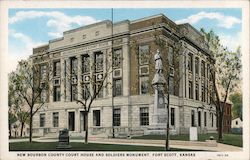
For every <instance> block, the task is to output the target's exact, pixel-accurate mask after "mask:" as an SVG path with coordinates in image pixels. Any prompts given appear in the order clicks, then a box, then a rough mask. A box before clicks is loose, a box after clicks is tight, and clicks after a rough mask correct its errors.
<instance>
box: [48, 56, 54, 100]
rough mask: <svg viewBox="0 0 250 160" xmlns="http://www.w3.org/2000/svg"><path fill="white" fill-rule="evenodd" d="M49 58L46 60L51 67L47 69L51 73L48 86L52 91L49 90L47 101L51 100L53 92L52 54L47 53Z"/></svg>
mask: <svg viewBox="0 0 250 160" xmlns="http://www.w3.org/2000/svg"><path fill="white" fill-rule="evenodd" d="M49 59H50V61H49V62H48V63H49V68H50V67H51V68H52V69H49V72H52V73H49V79H50V81H49V86H50V87H51V88H52V91H51V92H49V93H50V94H49V102H53V93H54V86H53V81H54V77H53V75H54V74H53V67H54V66H53V65H54V64H53V60H52V59H53V55H49Z"/></svg>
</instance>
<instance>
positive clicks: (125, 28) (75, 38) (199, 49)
mask: <svg viewBox="0 0 250 160" xmlns="http://www.w3.org/2000/svg"><path fill="white" fill-rule="evenodd" d="M158 39H160V40H161V41H164V44H165V45H164V47H163V49H162V57H163V59H164V60H165V61H164V60H163V62H164V66H165V68H166V67H167V66H168V65H167V63H165V62H166V60H167V59H168V57H169V56H171V55H172V54H173V55H178V58H176V57H173V58H172V59H173V64H170V66H171V69H170V71H171V73H169V75H170V77H171V78H170V79H171V80H170V82H171V83H170V86H171V87H170V90H171V92H170V93H171V95H170V111H169V112H170V115H169V119H170V128H171V132H170V133H171V134H185V133H188V131H189V128H190V127H191V126H196V127H198V132H199V133H207V132H215V131H216V116H215V108H214V106H212V105H211V102H210V98H209V95H210V93H211V92H210V88H211V87H210V86H211V84H212V81H211V79H210V78H209V66H210V65H213V63H214V59H213V57H212V56H211V54H210V52H209V50H208V46H207V44H206V43H205V42H204V40H203V36H202V35H201V34H200V33H199V32H198V31H197V30H195V29H194V28H193V27H192V26H191V25H189V24H181V25H177V24H175V23H174V22H172V21H171V20H169V19H168V18H167V17H165V16H164V15H162V14H160V15H155V16H151V17H146V18H143V19H138V20H135V21H128V20H126V21H121V22H117V23H114V24H112V22H111V21H102V22H98V23H95V24H91V25H88V26H84V27H81V28H77V29H73V30H70V31H66V32H64V33H63V37H62V38H58V39H55V40H51V41H49V44H48V45H44V46H41V47H37V48H35V49H34V50H33V55H32V56H30V58H31V59H32V61H33V63H34V64H39V65H41V66H42V65H44V64H46V65H47V64H50V65H51V66H52V68H53V69H52V70H50V69H48V68H49V67H47V68H46V67H44V72H53V74H49V76H50V78H51V81H50V86H51V92H50V91H47V92H45V93H44V94H42V96H43V97H42V98H41V99H44V100H45V101H46V103H45V106H46V107H44V108H45V109H43V110H40V111H39V112H38V113H37V114H36V115H35V116H34V123H33V125H34V134H37V135H46V134H49V133H58V130H60V129H63V128H68V129H70V134H71V135H72V134H81V133H83V132H84V129H83V128H84V127H83V117H82V115H81V114H82V111H83V107H82V106H81V105H80V104H79V103H76V101H75V99H77V98H78V99H81V98H82V94H83V92H84V91H83V89H82V88H81V82H83V81H85V80H86V79H84V78H85V77H86V76H88V75H92V74H95V75H97V76H98V74H105V73H106V72H107V69H108V67H109V66H108V64H110V62H113V61H114V59H113V60H112V59H111V58H110V57H109V55H110V53H112V48H113V50H114V52H115V51H117V53H118V54H119V52H121V55H122V58H121V59H122V61H121V62H120V64H119V66H118V67H117V68H116V69H115V71H114V72H113V74H109V75H108V77H107V79H106V80H105V81H109V80H112V75H113V77H114V78H113V81H111V82H112V83H113V84H115V81H116V80H117V84H118V87H119V88H118V89H117V92H118V91H119V93H117V94H118V95H117V96H114V97H112V95H114V94H113V93H112V92H113V90H112V88H111V87H107V88H106V87H104V88H103V90H102V91H101V92H102V94H103V97H102V98H96V100H95V101H94V102H93V104H92V107H91V109H90V112H89V120H88V127H89V129H90V135H91V136H110V135H112V133H113V127H112V124H114V120H113V107H112V104H113V106H114V111H115V109H117V110H116V111H117V113H116V115H115V116H116V117H117V118H116V122H115V123H117V126H114V131H115V135H116V136H119V135H124V134H126V135H131V136H133V135H142V134H146V133H147V130H148V128H149V127H150V125H151V124H152V115H153V114H154V113H153V112H154V110H153V105H154V93H153V92H154V89H153V88H152V87H151V82H152V79H153V76H154V73H155V70H154V59H153V55H154V53H155V52H156V50H157V49H158V48H159V47H160V46H159V45H158V44H157V43H156V42H157V40H158ZM177 44H178V45H177ZM114 52H113V53H114ZM98 55H101V66H102V67H101V69H100V73H99V72H98V73H97V71H96V72H93V71H91V69H90V71H89V72H85V68H84V67H86V66H85V61H84V60H85V59H84V57H85V56H88V57H89V61H88V62H89V63H88V64H89V66H94V65H95V64H97V61H98V60H97V58H96V57H97V56H98ZM176 60H177V61H176ZM86 62H87V61H86ZM169 63H170V62H169ZM50 65H47V66H50ZM74 65H75V70H74V71H76V73H74V74H75V78H76V81H74V82H71V81H69V80H68V79H67V73H68V70H69V68H71V70H72V68H74ZM41 68H42V67H41ZM86 68H87V67H86ZM41 74H42V72H41ZM163 74H165V75H167V74H168V72H167V71H166V70H164V72H163ZM86 83H87V82H86ZM113 86H114V85H113ZM74 87H75V88H74ZM73 90H77V92H76V93H74V91H73ZM115 92H116V91H115ZM75 94H76V95H75ZM74 97H76V98H74ZM114 114H115V112H114Z"/></svg>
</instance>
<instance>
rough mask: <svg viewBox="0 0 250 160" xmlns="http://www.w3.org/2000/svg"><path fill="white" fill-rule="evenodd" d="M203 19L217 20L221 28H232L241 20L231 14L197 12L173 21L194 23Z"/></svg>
mask: <svg viewBox="0 0 250 160" xmlns="http://www.w3.org/2000/svg"><path fill="white" fill-rule="evenodd" d="M203 19H210V20H217V22H218V24H217V25H218V26H219V27H222V28H227V29H229V28H232V27H233V25H235V24H240V23H241V20H240V19H238V18H236V17H233V16H225V15H223V14H221V13H218V12H199V13H197V14H194V15H191V16H189V17H187V18H185V19H180V20H177V21H175V22H176V23H177V24H181V23H190V24H196V23H198V22H199V21H201V20H203Z"/></svg>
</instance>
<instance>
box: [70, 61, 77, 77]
mask: <svg viewBox="0 0 250 160" xmlns="http://www.w3.org/2000/svg"><path fill="white" fill-rule="evenodd" d="M71 74H72V75H77V58H76V57H71Z"/></svg>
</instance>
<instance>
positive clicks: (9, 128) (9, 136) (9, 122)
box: [9, 121, 11, 138]
mask: <svg viewBox="0 0 250 160" xmlns="http://www.w3.org/2000/svg"><path fill="white" fill-rule="evenodd" d="M9 138H11V124H10V121H9Z"/></svg>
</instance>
